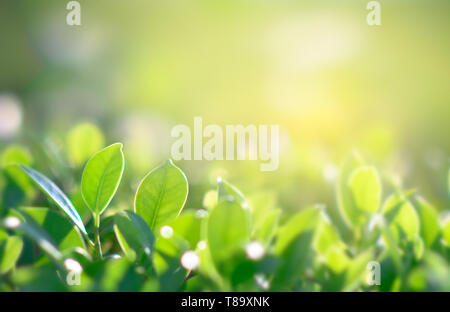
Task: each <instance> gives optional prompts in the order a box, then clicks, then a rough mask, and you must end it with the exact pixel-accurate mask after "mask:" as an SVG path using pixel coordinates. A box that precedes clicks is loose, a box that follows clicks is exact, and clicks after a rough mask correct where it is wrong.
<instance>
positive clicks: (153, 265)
mask: <svg viewBox="0 0 450 312" xmlns="http://www.w3.org/2000/svg"><path fill="white" fill-rule="evenodd" d="M83 129H84V128H83ZM83 129H81V130H79V132H80V131H81V132H80V133H75V134H72V135H71V136H70V140H69V144H70V146H71V147H70V148H68V151H69V154H70V155H72V158H70V157H69V160H67V161H68V162H70V163H72V164H73V165H75V166H80V165H82V164H83V163H84V162H85V161H86V160H87V157H88V156H86V155H89V154H92V153H94V152H95V150H96V149H98V148H99V145H101V144H103V137H102V135H101V134H98V133H96V131H92V129H90V128H86V129H84V130H83ZM83 131H87V132H88V133H87V134H84V133H83ZM92 132H94V133H92ZM89 133H90V134H89ZM92 136H94V140H93V141H91V143H92V144H91V143H89V144H83V142H84V141H85V140H87V138H89V137H92ZM77 145H78V146H79V148H78V149H77V148H74V146H77ZM32 164H33V160H32V157H31V156H30V155H29V153H28V152H27V150H26V149H25V148H23V147H20V146H16V145H14V146H10V147H8V148H7V149H6V150H4V152H3V154H2V182H1V183H2V185H1V189H2V192H1V193H2V205H1V208H0V209H1V210H0V214H1V219H0V289H1V290H3V291H15V290H19V291H30V290H37V291H266V290H268V291H422V290H427V291H450V278H449V276H450V272H449V267H450V265H449V257H450V219H449V218H447V219H445V216H442V217H439V215H438V212H437V211H436V210H435V208H434V207H433V206H432V205H431V204H430V203H428V202H427V201H426V200H425V199H424V198H423V197H421V196H420V195H419V194H417V192H416V191H415V190H402V189H401V188H399V187H394V188H393V191H392V194H383V188H382V179H381V177H380V175H379V173H378V171H377V169H376V168H375V167H373V166H369V165H367V164H365V163H364V161H363V160H362V159H361V158H360V157H359V156H358V155H357V154H352V155H351V156H350V157H349V158H348V159H347V161H346V162H345V163H344V164H343V166H342V168H341V170H340V174H339V178H338V180H337V183H336V184H337V185H336V193H337V207H338V211H339V216H338V217H339V220H341V221H342V222H341V223H337V222H335V221H332V218H330V216H329V215H328V214H329V211H328V210H327V209H326V208H325V207H323V206H320V205H313V206H310V207H306V208H304V209H299V211H298V212H297V213H294V214H292V213H287V212H285V211H283V210H281V209H280V208H279V207H278V205H277V203H276V200H275V196H274V194H272V193H259V194H256V195H251V196H249V197H248V198H246V197H245V196H244V195H243V194H242V192H240V191H239V190H238V189H237V188H236V187H235V186H233V185H231V184H230V183H228V182H227V181H224V180H222V179H221V178H219V179H218V180H217V187H216V189H215V190H211V191H209V192H207V193H206V194H205V196H204V199H203V207H202V208H200V209H191V208H190V207H185V205H186V201H187V198H188V179H187V178H186V175H185V174H184V173H183V171H182V170H181V169H180V168H178V167H177V166H176V165H175V164H174V163H173V162H172V160H168V161H165V162H164V163H162V164H161V165H160V166H158V167H157V168H155V169H153V170H152V171H151V172H149V173H148V174H147V175H146V176H145V177H144V178H143V179H142V181H141V182H140V184H139V186H138V187H137V191H136V195H135V197H134V203H133V205H131V204H130V206H126V204H125V205H124V204H119V203H118V202H113V203H112V199H113V197H114V196H115V194H116V192H117V191H118V189H119V184H120V182H121V180H122V178H123V174H124V168H125V158H124V153H123V151H122V144H120V143H116V144H113V145H110V146H108V147H106V148H104V149H102V150H101V151H99V152H97V153H95V154H94V155H93V156H92V157H91V158H90V159H89V160H88V162H87V163H86V165H85V167H84V170H83V172H82V179H81V186H79V185H78V183H76V182H74V181H76V179H75V178H73V177H72V179H73V180H71V181H66V182H65V181H60V180H59V178H56V179H55V181H56V180H58V183H55V182H53V181H52V180H50V179H49V178H48V177H46V176H45V175H43V174H42V173H40V172H38V171H36V170H35V169H32V167H31V165H32ZM55 167H57V166H55ZM61 168H67V167H64V166H61ZM80 173H81V172H80ZM55 176H56V177H57V176H58V173H55ZM449 179H450V175H449ZM57 184H58V185H64V189H71V190H73V193H72V192H71V194H70V196H67V195H65V194H64V193H63V191H62V190H61V189H60V188H59V187H58V186H57ZM36 186H37V187H38V188H40V190H41V191H42V194H45V195H46V196H47V197H48V201H46V200H43V199H42V197H40V194H41V193H38V192H37V191H36V190H37V189H36ZM128 187H129V186H128ZM119 193H120V190H119ZM449 193H450V190H449ZM36 201H37V202H40V203H47V204H48V207H47V208H42V207H29V206H27V205H29V204H30V203H33V202H36ZM125 202H126V203H131V202H132V199H126V200H125ZM120 203H123V202H120ZM373 261H376V262H378V263H379V264H380V269H381V271H380V273H381V275H380V276H381V280H380V283H379V285H377V284H375V285H373V283H368V281H367V278H368V277H369V278H370V276H371V275H370V273H371V269H370V263H372V262H373ZM71 272H72V273H73V272H75V273H77V272H81V273H80V275H79V283H76V282H75V284H74V285H69V283H68V280H69V279H73V278H74V276H73V275H72V276H71V275H70V273H71ZM78 284H79V285H78Z"/></svg>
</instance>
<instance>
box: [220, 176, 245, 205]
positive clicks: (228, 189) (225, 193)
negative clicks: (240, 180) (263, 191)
mask: <svg viewBox="0 0 450 312" xmlns="http://www.w3.org/2000/svg"><path fill="white" fill-rule="evenodd" d="M217 193H218V198H219V201H221V200H226V199H227V198H228V197H229V196H231V197H233V198H234V199H235V200H236V201H237V202H238V203H239V204H241V205H243V206H248V205H247V202H246V200H245V197H244V194H242V192H241V191H240V190H239V189H238V188H237V187H235V186H234V185H232V184H231V183H228V182H227V181H225V180H223V179H222V178H217Z"/></svg>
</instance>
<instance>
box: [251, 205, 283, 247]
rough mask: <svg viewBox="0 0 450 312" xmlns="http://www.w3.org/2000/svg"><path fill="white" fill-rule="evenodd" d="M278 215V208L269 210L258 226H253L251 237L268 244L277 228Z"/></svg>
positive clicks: (279, 212) (279, 211)
mask: <svg viewBox="0 0 450 312" xmlns="http://www.w3.org/2000/svg"><path fill="white" fill-rule="evenodd" d="M280 215H281V210H280V209H275V210H272V211H270V212H269V213H268V214H267V215H266V217H265V218H264V219H263V220H262V221H261V223H259V225H258V226H256V225H255V226H254V227H253V234H252V238H254V239H256V240H258V241H259V242H261V243H263V244H266V245H267V244H269V243H270V241H271V240H272V238H273V236H274V235H275V232H276V230H277V227H278V223H279V220H280Z"/></svg>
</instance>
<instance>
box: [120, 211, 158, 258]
mask: <svg viewBox="0 0 450 312" xmlns="http://www.w3.org/2000/svg"><path fill="white" fill-rule="evenodd" d="M114 222H115V224H116V226H117V227H115V228H114V230H115V231H120V234H121V235H120V236H119V237H121V236H123V238H124V239H125V241H126V243H127V245H128V246H130V247H131V248H132V249H133V250H134V251H135V253H136V255H137V259H141V258H142V256H143V255H144V254H145V255H147V256H149V255H150V253H151V252H153V245H154V242H155V237H154V235H153V233H152V231H151V230H150V229H149V227H148V225H147V223H145V221H144V220H143V219H142V218H141V217H140V216H139V215H137V214H136V213H134V212H132V211H128V210H125V211H121V212H118V213H117V214H115V215H114ZM119 239H120V238H119ZM120 245H121V246H123V243H121V244H120Z"/></svg>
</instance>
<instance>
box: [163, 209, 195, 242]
mask: <svg viewBox="0 0 450 312" xmlns="http://www.w3.org/2000/svg"><path fill="white" fill-rule="evenodd" d="M201 222H202V218H201V216H199V215H198V214H196V213H195V212H194V211H185V212H183V213H182V214H181V215H180V216H179V217H178V218H176V219H175V220H173V221H172V222H171V223H170V224H169V225H170V227H172V229H173V231H174V232H175V233H176V234H178V235H179V236H181V237H183V238H184V239H186V240H187V241H188V242H189V245H190V247H191V249H195V247H196V245H197V243H198V242H199V240H200V230H201Z"/></svg>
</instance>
